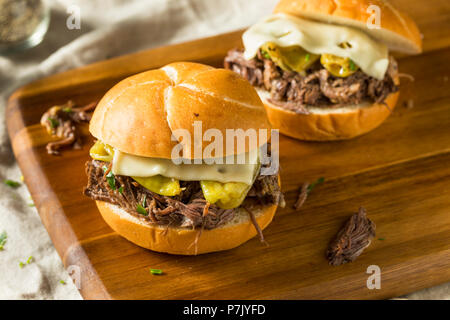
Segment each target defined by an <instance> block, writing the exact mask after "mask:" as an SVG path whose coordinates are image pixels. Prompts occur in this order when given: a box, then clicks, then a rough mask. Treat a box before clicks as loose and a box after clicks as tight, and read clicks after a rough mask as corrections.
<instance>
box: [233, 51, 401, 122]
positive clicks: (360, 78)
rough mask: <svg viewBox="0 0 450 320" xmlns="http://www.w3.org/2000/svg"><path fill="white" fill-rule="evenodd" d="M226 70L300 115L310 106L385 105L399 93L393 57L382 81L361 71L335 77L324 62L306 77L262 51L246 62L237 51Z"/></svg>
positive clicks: (307, 71) (308, 71) (275, 102)
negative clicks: (263, 53)
mask: <svg viewBox="0 0 450 320" xmlns="http://www.w3.org/2000/svg"><path fill="white" fill-rule="evenodd" d="M224 66H225V68H226V69H230V70H233V71H234V72H237V73H239V74H240V75H241V76H242V77H244V78H245V79H247V80H249V81H250V83H251V84H252V85H253V86H256V87H260V88H264V89H266V90H267V91H269V92H270V98H269V102H271V103H273V104H275V105H277V106H280V107H282V108H284V109H287V110H290V111H294V112H296V113H299V114H308V113H309V112H308V110H307V108H306V107H307V106H314V107H319V108H320V107H326V108H330V107H336V108H337V107H340V106H343V105H349V104H350V105H353V104H360V103H363V102H371V103H375V102H377V103H384V101H385V99H386V97H387V96H388V95H389V94H391V93H393V92H397V91H398V86H397V85H396V84H395V82H394V78H395V76H396V75H397V74H398V68H397V62H396V61H395V60H394V58H392V57H391V58H390V63H389V67H388V70H387V72H386V75H385V77H384V79H382V80H378V79H376V78H373V77H371V76H368V75H366V74H365V73H364V72H362V71H361V70H358V71H356V72H355V73H354V74H352V75H350V76H348V77H346V78H339V77H335V76H333V75H332V74H330V73H329V72H328V70H326V69H325V68H324V67H323V66H322V65H321V64H320V62H316V63H315V64H314V65H313V66H311V68H309V69H307V70H305V74H300V73H297V72H292V71H285V70H282V69H281V68H279V67H278V66H277V65H276V64H275V63H274V62H273V61H271V60H270V59H267V58H264V57H263V56H262V55H261V52H258V55H257V56H256V57H255V58H253V59H251V60H246V59H245V58H244V54H243V51H242V50H238V49H233V50H230V51H229V52H228V55H227V56H226V57H225V60H224Z"/></svg>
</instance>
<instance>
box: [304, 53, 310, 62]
mask: <svg viewBox="0 0 450 320" xmlns="http://www.w3.org/2000/svg"><path fill="white" fill-rule="evenodd" d="M309 59H311V55H310V54H309V53H307V54H306V56H305V61H306V62H308V61H309Z"/></svg>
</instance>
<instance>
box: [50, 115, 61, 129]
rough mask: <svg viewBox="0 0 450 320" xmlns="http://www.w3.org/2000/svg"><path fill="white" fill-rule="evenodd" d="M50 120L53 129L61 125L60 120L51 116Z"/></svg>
mask: <svg viewBox="0 0 450 320" xmlns="http://www.w3.org/2000/svg"><path fill="white" fill-rule="evenodd" d="M48 122H49V123H50V127H51V128H52V129H55V128H56V127H57V126H59V121H58V120H56V119H53V118H51V117H49V118H48Z"/></svg>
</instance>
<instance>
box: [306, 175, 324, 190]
mask: <svg viewBox="0 0 450 320" xmlns="http://www.w3.org/2000/svg"><path fill="white" fill-rule="evenodd" d="M324 181H325V178H324V177H320V178H319V179H317V180H316V181H314V182H313V183H311V184H310V185H309V186H308V190H307V193H308V194H309V193H310V192H311V191H312V189H314V188H315V187H316V186H317V185H319V184H321V183H323V182H324Z"/></svg>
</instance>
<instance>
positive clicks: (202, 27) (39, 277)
mask: <svg viewBox="0 0 450 320" xmlns="http://www.w3.org/2000/svg"><path fill="white" fill-rule="evenodd" d="M276 3H277V0H145V1H143V0H102V1H92V0H78V1H75V0H59V1H52V2H51V10H52V11H51V24H50V29H49V31H48V33H47V35H46V37H45V39H44V41H43V42H42V43H41V44H40V45H39V46H38V47H36V48H32V49H29V50H27V51H25V52H22V53H19V54H14V55H10V56H6V57H0V108H1V110H0V117H1V119H0V179H1V180H2V181H3V180H4V179H13V180H16V181H20V176H21V173H20V170H19V169H18V167H17V164H16V163H15V160H14V156H13V155H12V151H11V147H10V145H9V141H8V137H7V133H6V128H5V121H4V119H3V118H4V108H5V104H6V99H7V97H8V96H9V94H10V93H11V92H12V91H13V90H14V89H16V88H18V87H19V86H21V85H23V84H24V83H26V82H29V81H31V80H34V79H37V78H40V77H43V76H46V75H49V74H52V73H56V72H61V71H64V70H67V69H71V68H76V67H79V66H82V65H85V64H88V63H92V62H95V61H100V60H103V59H106V58H110V57H114V56H118V55H123V54H126V53H131V52H135V51H138V50H143V49H148V48H152V47H157V46H162V45H166V44H170V43H176V42H182V41H188V40H192V39H194V38H202V37H205V36H210V35H213V34H218V33H223V32H227V31H232V30H236V29H239V28H243V27H246V26H248V25H250V24H253V23H255V22H256V21H257V20H258V19H260V18H261V17H263V16H265V15H267V14H270V12H271V11H272V9H273V7H274V6H275V4H276ZM73 5H75V6H77V7H78V8H79V9H80V13H81V29H79V30H77V29H74V30H69V29H68V28H67V26H66V21H67V19H68V18H69V16H70V13H68V9H69V8H70V7H71V6H73ZM69 11H70V10H69ZM30 203H31V200H30V199H29V193H28V190H27V189H26V186H25V185H24V184H23V183H22V185H21V186H20V187H19V188H17V189H11V188H9V187H8V186H6V185H4V184H3V183H2V184H1V185H0V233H1V232H3V231H6V232H7V234H8V240H7V243H6V245H5V246H4V250H3V251H0V275H1V276H0V299H81V296H80V294H79V293H78V291H77V289H76V288H75V286H74V285H73V283H72V282H71V279H70V277H69V276H68V274H67V272H66V271H65V270H64V268H63V265H62V263H61V260H60V258H59V256H58V254H57V253H56V251H55V248H54V247H53V244H52V242H51V240H50V238H49V236H48V234H47V231H46V230H45V228H44V227H43V225H42V223H41V220H40V218H39V215H38V214H37V211H36V209H35V208H33V207H29V206H28V205H29V204H30ZM30 256H33V259H31V260H32V261H31V263H30V264H27V263H26V261H27V260H28V258H29V257H30ZM20 262H23V263H24V264H25V265H24V267H22V268H20V266H19V263H20ZM61 280H63V281H64V282H65V284H63V283H61V282H60V281H61ZM449 296H450V294H449V287H448V286H445V285H444V286H441V287H439V288H435V289H429V290H428V291H425V292H421V293H415V294H413V295H411V296H410V297H411V298H445V297H447V298H449Z"/></svg>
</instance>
